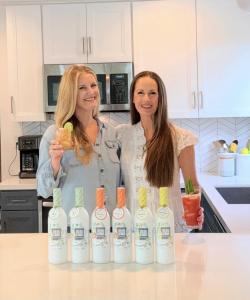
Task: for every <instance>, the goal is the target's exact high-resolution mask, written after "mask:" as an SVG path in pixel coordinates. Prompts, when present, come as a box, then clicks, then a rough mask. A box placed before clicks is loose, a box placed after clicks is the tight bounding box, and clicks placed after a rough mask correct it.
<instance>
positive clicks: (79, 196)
mask: <svg viewBox="0 0 250 300" xmlns="http://www.w3.org/2000/svg"><path fill="white" fill-rule="evenodd" d="M75 206H76V207H82V206H83V187H80V186H78V187H76V188H75Z"/></svg>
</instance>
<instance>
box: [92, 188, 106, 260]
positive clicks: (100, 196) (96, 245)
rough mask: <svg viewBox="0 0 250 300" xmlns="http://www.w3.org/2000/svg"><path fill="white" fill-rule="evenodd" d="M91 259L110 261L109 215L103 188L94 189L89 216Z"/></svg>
mask: <svg viewBox="0 0 250 300" xmlns="http://www.w3.org/2000/svg"><path fill="white" fill-rule="evenodd" d="M91 231H92V261H93V262H94V263H108V262H110V216H109V213H108V210H107V208H106V207H105V205H104V188H102V187H100V188H97V189H96V208H95V209H94V211H93V213H92V216H91Z"/></svg>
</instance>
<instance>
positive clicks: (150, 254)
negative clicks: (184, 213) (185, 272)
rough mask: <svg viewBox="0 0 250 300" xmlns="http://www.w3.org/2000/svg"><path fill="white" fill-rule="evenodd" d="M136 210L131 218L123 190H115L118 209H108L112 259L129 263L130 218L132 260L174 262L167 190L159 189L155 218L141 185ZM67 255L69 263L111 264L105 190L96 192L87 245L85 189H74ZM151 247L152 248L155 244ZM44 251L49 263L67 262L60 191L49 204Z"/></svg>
mask: <svg viewBox="0 0 250 300" xmlns="http://www.w3.org/2000/svg"><path fill="white" fill-rule="evenodd" d="M138 201H139V208H138V209H137V211H136V213H135V216H134V220H133V218H132V216H131V214H130V212H129V210H128V209H127V208H126V203H125V188H124V187H119V188H117V207H116V208H115V209H114V210H113V213H112V228H113V239H112V248H113V261H114V262H116V263H128V262H131V261H132V224H133V221H134V246H135V262H137V263H141V264H148V263H153V262H154V248H156V261H157V262H158V263H163V264H168V263H172V262H173V261H174V256H175V254H174V217H173V213H172V211H171V210H170V209H169V207H168V189H167V188H165V187H162V188H160V189H159V208H158V211H157V214H156V219H155V218H154V216H153V214H152V212H151V211H150V209H149V208H148V207H147V194H146V189H145V188H143V187H142V188H140V189H139V195H138ZM69 218H70V231H71V256H72V262H73V263H86V262H89V256H90V254H89V251H90V248H91V251H92V253H91V254H92V262H94V263H108V262H110V250H111V239H110V216H109V213H108V210H107V209H106V207H105V204H104V188H97V190H96V208H95V209H94V211H93V213H92V215H91V231H92V234H91V242H92V244H91V246H92V247H90V245H89V240H90V239H89V215H88V212H87V211H86V209H85V208H84V207H83V188H81V187H78V188H76V189H75V207H73V208H72V209H71V211H70V213H69ZM154 245H155V247H154ZM48 254H49V262H50V263H55V264H57V263H64V262H66V261H67V216H66V213H65V211H64V210H63V208H62V207H61V189H59V188H56V189H54V190H53V208H52V209H51V210H50V212H49V218H48Z"/></svg>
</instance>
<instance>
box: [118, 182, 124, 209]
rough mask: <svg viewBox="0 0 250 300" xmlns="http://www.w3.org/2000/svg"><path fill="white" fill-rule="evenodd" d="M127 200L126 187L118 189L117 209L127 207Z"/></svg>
mask: <svg viewBox="0 0 250 300" xmlns="http://www.w3.org/2000/svg"><path fill="white" fill-rule="evenodd" d="M125 203H126V198H125V187H118V188H117V207H119V208H122V207H124V206H125Z"/></svg>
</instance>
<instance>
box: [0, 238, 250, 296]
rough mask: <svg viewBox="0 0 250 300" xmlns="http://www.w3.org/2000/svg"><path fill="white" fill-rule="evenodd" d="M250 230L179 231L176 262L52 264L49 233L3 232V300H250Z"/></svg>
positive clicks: (0, 273) (0, 256)
mask: <svg viewBox="0 0 250 300" xmlns="http://www.w3.org/2000/svg"><path fill="white" fill-rule="evenodd" d="M249 253H250V234H232V233H228V234H227V233H225V234H224V233H219V234H214V233H209V234H202V233H200V234H199V233H198V234H191V240H187V239H186V235H185V234H177V235H176V262H175V264H172V265H159V264H156V263H155V264H150V265H138V264H135V263H131V264H125V265H118V264H114V263H109V264H103V265H97V264H92V263H89V264H82V265H73V264H71V263H70V262H68V263H66V264H62V265H50V264H48V259H47V234H45V233H40V234H1V235H0V299H1V300H38V299H39V300H46V299H49V300H59V299H60V300H75V299H86V300H93V299H95V300H99V299H101V300H105V299H106V300H116V299H117V300H123V299H124V300H130V299H131V300H140V299H142V300H156V299H157V300H161V299H162V300H166V299H169V300H174V299H178V300H186V299H190V300H199V299H202V300H211V299H214V300H249V299H250V284H249V282H250V281H249V278H250V259H249Z"/></svg>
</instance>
